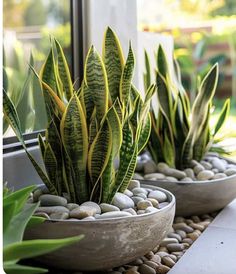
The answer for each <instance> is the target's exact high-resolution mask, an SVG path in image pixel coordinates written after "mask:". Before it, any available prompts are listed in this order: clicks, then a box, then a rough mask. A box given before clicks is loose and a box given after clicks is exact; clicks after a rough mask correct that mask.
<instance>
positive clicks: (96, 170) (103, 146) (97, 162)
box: [88, 118, 112, 185]
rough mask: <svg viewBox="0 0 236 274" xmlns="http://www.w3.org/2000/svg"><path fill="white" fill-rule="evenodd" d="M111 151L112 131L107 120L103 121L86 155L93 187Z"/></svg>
mask: <svg viewBox="0 0 236 274" xmlns="http://www.w3.org/2000/svg"><path fill="white" fill-rule="evenodd" d="M111 149H112V130H111V127H110V126H109V123H108V120H107V118H106V119H105V120H104V121H103V123H102V125H101V128H100V129H99V131H98V133H97V135H96V137H95V139H94V141H93V143H92V144H91V146H90V149H89V153H88V172H89V175H90V179H91V181H92V184H93V185H95V184H96V183H97V181H98V180H99V179H100V177H101V176H102V173H103V171H104V169H105V167H106V165H107V163H108V160H109V157H110V154H111Z"/></svg>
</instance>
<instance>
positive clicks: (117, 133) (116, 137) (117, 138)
mask: <svg viewBox="0 0 236 274" xmlns="http://www.w3.org/2000/svg"><path fill="white" fill-rule="evenodd" d="M117 101H118V99H117ZM115 105H116V102H114V104H113V106H112V107H111V108H110V109H109V110H108V112H107V115H106V117H107V119H108V123H109V124H110V127H111V130H112V151H113V153H114V154H113V155H114V156H116V155H117V154H118V152H119V150H120V147H121V144H122V125H121V121H120V118H119V116H118V114H117V112H116V109H115Z"/></svg>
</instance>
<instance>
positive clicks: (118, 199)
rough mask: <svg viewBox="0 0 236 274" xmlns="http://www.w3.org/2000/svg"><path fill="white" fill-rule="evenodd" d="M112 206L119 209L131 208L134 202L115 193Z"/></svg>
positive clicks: (121, 194)
mask: <svg viewBox="0 0 236 274" xmlns="http://www.w3.org/2000/svg"><path fill="white" fill-rule="evenodd" d="M112 204H113V205H114V206H117V207H118V208H119V209H125V208H130V207H131V208H133V207H134V201H133V200H132V199H131V198H130V197H128V196H127V195H125V194H123V193H120V192H117V193H116V194H115V196H114V198H113V201H112Z"/></svg>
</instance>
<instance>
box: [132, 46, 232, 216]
mask: <svg viewBox="0 0 236 274" xmlns="http://www.w3.org/2000/svg"><path fill="white" fill-rule="evenodd" d="M145 58H146V62H145V63H146V74H144V82H145V86H146V89H147V87H148V86H149V85H150V79H151V75H150V65H149V59H148V55H147V54H146V55H145ZM156 63H157V69H156V74H155V79H156V85H157V90H156V95H154V96H153V97H154V98H155V96H156V97H157V101H158V103H157V106H156V105H155V106H154V104H152V107H151V111H150V114H151V121H152V132H151V136H150V140H149V143H148V150H149V153H148V154H144V155H142V156H141V157H139V159H138V164H137V168H136V172H137V173H136V174H135V178H138V179H143V180H144V181H143V182H145V183H146V184H150V185H155V186H160V187H163V188H166V189H168V190H170V191H171V192H172V193H173V194H174V195H175V197H176V214H177V215H181V216H187V215H198V214H204V213H210V212H213V211H216V210H219V209H221V208H223V207H224V206H226V205H227V204H228V203H229V202H230V201H231V200H232V199H234V198H235V197H236V165H235V163H233V162H232V161H230V160H227V159H225V158H221V157H219V156H218V155H217V154H209V151H211V150H212V149H213V148H214V146H215V142H216V140H215V139H216V138H215V137H216V134H217V132H218V131H219V130H220V128H221V127H222V125H223V123H224V121H225V119H226V118H227V115H228V112H229V108H230V101H229V99H228V100H226V101H225V104H224V106H223V108H222V111H221V113H220V114H219V117H218V120H217V122H216V124H215V125H214V127H211V126H210V123H209V120H210V114H211V111H212V109H211V108H212V105H213V102H212V99H213V97H214V94H215V90H216V86H217V82H218V65H217V64H215V65H214V66H213V67H212V68H211V69H210V70H209V72H208V73H207V75H206V76H205V77H204V79H203V80H202V81H201V84H200V85H199V90H198V92H197V96H196V98H195V101H194V103H193V106H192V108H191V107H190V102H189V98H188V96H187V94H186V92H185V90H184V88H183V86H182V83H181V75H180V69H179V66H178V63H177V62H176V61H175V60H174V61H173V63H174V69H175V71H174V76H172V74H171V73H170V71H169V68H168V65H167V60H166V57H165V53H164V50H163V49H162V47H161V46H160V47H159V48H158V51H157V62H156ZM221 150H222V148H221Z"/></svg>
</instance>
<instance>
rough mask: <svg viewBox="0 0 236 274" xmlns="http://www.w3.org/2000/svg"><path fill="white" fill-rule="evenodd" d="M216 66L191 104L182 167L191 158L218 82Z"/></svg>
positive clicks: (204, 80) (206, 77)
mask: <svg viewBox="0 0 236 274" xmlns="http://www.w3.org/2000/svg"><path fill="white" fill-rule="evenodd" d="M218 74H219V71H218V64H215V65H214V66H213V67H212V68H211V70H210V71H209V72H208V73H207V75H206V76H205V78H204V79H203V81H202V83H201V86H200V89H199V92H198V95H197V97H196V99H195V102H194V104H193V110H192V120H191V125H190V129H189V133H188V136H187V138H186V140H185V144H184V146H183V151H182V159H183V165H187V163H189V160H190V159H191V158H192V157H193V145H194V143H195V142H196V140H197V139H198V138H199V136H200V134H201V131H202V128H203V126H204V122H205V119H206V116H207V112H208V106H209V102H210V101H211V100H212V98H213V96H214V93H215V89H216V86H217V82H218Z"/></svg>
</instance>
